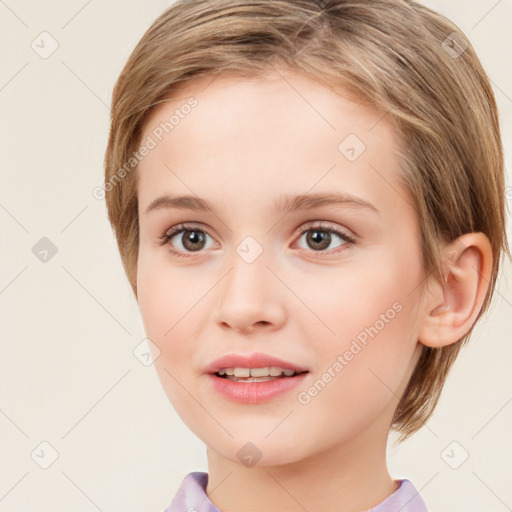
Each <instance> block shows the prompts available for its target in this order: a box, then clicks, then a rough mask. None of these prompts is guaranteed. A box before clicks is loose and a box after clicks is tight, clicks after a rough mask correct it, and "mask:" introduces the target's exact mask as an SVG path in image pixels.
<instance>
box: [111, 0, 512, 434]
mask: <svg viewBox="0 0 512 512" xmlns="http://www.w3.org/2000/svg"><path fill="white" fill-rule="evenodd" d="M275 65H286V66H289V67H291V68H293V69H295V70H297V71H301V72H305V73H307V74H308V75H309V76H310V77H311V78H313V79H315V80H317V81H320V82H322V83H323V84H325V85H327V86H329V87H331V88H332V89H333V90H335V91H336V90H337V91H340V93H344V94H346V93H347V92H348V93H351V94H354V96H355V97H356V98H358V101H364V102H367V103H368V104H370V105H372V106H374V107H375V108H377V109H379V110H380V111H381V112H382V115H383V116H385V117H387V121H389V122H390V123H391V124H392V125H393V126H394V128H395V129H396V130H397V133H399V134H400V141H401V148H400V155H401V173H400V176H401V178H402V179H403V183H404V184H405V186H406V187H407V190H408V191H409V193H410V196H411V197H412V199H413V201H414V205H415V207H416V211H417V215H418V222H419V226H420V232H421V240H420V243H421V249H422V259H423V266H424V270H425V275H429V274H433V275H434V276H436V277H437V278H439V279H442V272H441V269H442V262H441V258H440V254H441V253H440V247H441V245H442V242H446V241H452V240H455V239H456V238H457V237H458V236H460V235H462V234H464V233H468V232H482V233H484V234H486V235H487V237H488V238H489V240H490V243H491V247H492V251H493V268H492V278H491V281H490V286H489V290H488V293H487V296H486V299H485V302H484V305H483V307H482V309H481V311H480V314H479V316H478V318H480V316H481V314H482V313H483V312H484V311H485V310H487V308H488V307H489V304H490V301H491V298H492V295H493V292H494V288H495V283H496V279H497V276H498V272H499V266H500V257H501V253H502V250H503V251H505V252H506V253H507V254H510V253H509V251H508V245H507V240H506V231H505V191H504V186H505V185H504V172H503V167H504V163H503V150H502V146H501V137H500V128H499V122H498V114H497V108H496V102H495V98H494V95H493V92H492V88H491V86H490V84H489V79H488V78H487V76H486V74H485V72H484V70H483V68H482V65H481V63H480V61H479V59H478V57H477V56H476V54H475V51H474V49H473V47H472V46H471V44H470V43H469V42H468V41H467V40H466V39H465V37H464V35H463V34H462V32H461V31H460V30H459V29H458V27H457V26H456V25H454V24H453V23H452V22H450V21H449V20H447V19H446V18H444V17H443V16H441V15H440V14H438V13H435V12H433V11H432V10H430V9H428V8H427V7H424V6H422V5H420V4H418V3H416V2H414V1H411V0H346V1H345V0H324V1H321V0H318V1H314V0H272V1H268V0H240V1H234V0H215V1H214V2H211V1H210V0H194V1H192V0H188V1H187V0H178V1H177V2H176V3H174V4H173V5H172V6H171V7H170V8H169V9H167V10H166V11H165V12H164V13H163V14H162V15H161V16H160V17H159V18H158V19H157V20H156V21H155V22H154V23H153V24H152V26H151V27H150V28H149V29H148V30H147V32H146V33H145V34H144V36H143V37H142V39H141V40H140V42H139V43H138V45H137V46H136V48H135V49H134V51H133V52H132V54H131V55H130V57H129V59H128V61H127V63H126V65H125V67H124V69H123V71H122V73H121V75H120V76H119V79H118V80H117V83H116V85H115V88H114V92H113V98H112V118H111V128H110V135H109V140H108V146H107V150H106V155H105V193H106V203H107V208H108V215H109V220H110V222H111V224H112V227H113V229H114V231H115V234H116V238H117V243H118V246H119V250H120V254H121V258H122V261H123V265H124V268H125V271H126V274H127V276H128V279H129V282H130V284H131V287H132V289H133V292H134V294H135V296H136V297H137V287H136V273H137V254H138V243H139V224H138V204H137V173H136V166H135V167H134V172H133V173H130V172H128V171H129V170H128V171H127V170H126V165H125V164H126V162H127V161H128V160H129V158H130V155H132V154H133V152H134V151H136V150H137V148H138V146H139V144H140V143H141V140H140V139H141V133H142V130H143V127H144V123H145V120H146V119H147V117H148V115H149V113H150V112H151V111H152V109H153V107H154V106H155V105H156V104H158V103H159V102H161V101H163V100H165V99H169V98H172V95H173V94H174V93H175V92H176V91H177V90H178V87H180V86H183V85H186V84H188V83H190V81H191V80H194V79H195V78H198V77H201V76H205V75H211V76H212V78H213V76H214V75H216V74H217V73H221V72H230V73H236V74H238V75H241V76H247V77H250V76H252V77H254V76H263V75H264V74H265V73H267V72H268V71H269V70H270V69H271V68H273V67H274V66H275ZM123 166H125V167H124V172H122V173H121V172H120V170H121V169H123ZM471 330H472V329H471ZM471 330H470V331H469V332H468V333H467V334H466V335H465V336H464V337H463V338H461V339H460V340H459V341H458V342H456V343H453V344H451V345H448V346H446V347H442V348H431V347H426V346H424V347H423V348H422V353H421V356H420V359H419V361H418V363H417V365H416V368H415V370H414V372H413V374H412V376H411V379H410V381H409V383H408V386H407V388H406V390H405V392H404V394H403V396H402V397H401V400H400V402H399V404H398V407H397V410H396V412H395V416H394V419H393V424H392V427H393V429H394V430H396V431H397V432H399V433H400V434H401V437H400V439H405V438H407V437H408V436H409V435H411V434H412V433H414V432H415V431H416V430H417V429H419V428H420V427H421V426H422V425H423V424H424V423H425V422H426V421H427V419H428V418H429V417H430V415H431V414H432V412H433V410H434V408H435V406H436V404H437V401H438V399H439V396H440V393H441V389H442V387H443V384H444V381H445V379H446V376H447V374H448V372H449V370H450V368H451V367H452V365H453V363H454V361H455V358H456V356H457V354H458V352H459V350H460V348H461V346H462V345H463V344H464V343H465V342H466V340H467V339H468V337H469V335H470V333H471Z"/></svg>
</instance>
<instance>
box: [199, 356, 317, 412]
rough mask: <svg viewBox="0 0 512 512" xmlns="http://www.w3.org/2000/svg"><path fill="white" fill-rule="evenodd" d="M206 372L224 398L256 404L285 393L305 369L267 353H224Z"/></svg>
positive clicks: (304, 372)
mask: <svg viewBox="0 0 512 512" xmlns="http://www.w3.org/2000/svg"><path fill="white" fill-rule="evenodd" d="M205 373H206V374H208V377H209V379H210V383H211V385H212V386H213V389H214V390H215V391H216V392H217V393H219V394H220V396H222V397H223V398H225V399H228V400H230V401H232V402H238V403H244V404H258V403H262V402H268V401H269V400H271V399H273V398H274V397H277V396H278V395H284V394H285V393H286V392H287V391H290V390H292V389H293V388H294V387H296V386H298V385H299V384H300V383H301V382H302V381H303V380H304V379H305V377H306V375H307V374H308V373H309V370H308V369H307V368H304V367H301V366H298V365H296V364H293V363H290V362H288V361H284V360H282V359H277V358H275V357H272V356H269V355H267V354H252V355H250V356H247V355H239V354H230V355H226V356H224V357H222V358H220V359H217V360H216V361H213V362H212V363H211V364H210V365H209V366H208V367H207V368H205Z"/></svg>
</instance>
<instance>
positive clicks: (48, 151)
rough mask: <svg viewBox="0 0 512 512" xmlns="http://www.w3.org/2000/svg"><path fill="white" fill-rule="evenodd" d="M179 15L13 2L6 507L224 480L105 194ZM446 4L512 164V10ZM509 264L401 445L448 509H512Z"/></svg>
mask: <svg viewBox="0 0 512 512" xmlns="http://www.w3.org/2000/svg"><path fill="white" fill-rule="evenodd" d="M169 4H170V2H168V1H164V0H152V1H146V2H142V1H134V0H131V1H126V0H123V1H121V0H115V1H114V0H112V1H106V0H104V1H100V0H92V1H91V0H90V1H86V0H73V1H69V0H68V1H66V2H64V1H56V0H55V1H48V0H46V1H35V0H32V1H28V0H27V1H21V0H5V1H2V0H0V48H1V55H0V60H1V62H0V159H1V173H2V186H1V188H0V222H1V233H2V251H1V254H2V264H1V274H0V308H1V318H2V321H1V324H0V325H1V338H0V339H1V341H0V511H9V512H24V511H36V510H37V511H53V512H58V511H62V512H64V511H69V510H73V511H76V512H81V511H83V512H93V511H97V510H100V511H104V512H106V511H126V512H135V511H138V512H140V511H147V512H151V511H156V510H163V509H164V508H165V507H166V506H167V505H168V504H169V502H170V501H171V499H172V497H173V496H174V494H175V492H176V490H177V489H178V487H179V485H180V484H181V481H182V479H183V477H184V476H185V475H186V474H187V473H188V472H190V471H206V469H207V467H206V457H205V450H204V447H203V445H202V443H201V442H200V441H199V440H197V439H196V438H195V436H194V435H193V434H192V433H190V432H189V431H188V429H187V428H186V427H185V426H184V425H183V423H182V422H181V420H180V419H179V418H178V417H177V415H176V414H175V413H174V411H173V410H172V409H171V406H170V404H169V402H168V401H167V398H166V396H165V395H164V393H163V391H162V390H161V388H160V384H159V382H158V380H157V377H156V374H155V373H154V370H153V368H152V367H151V366H145V365H144V364H142V363H141V362H140V360H139V359H137V358H136V357H135V355H134V353H133V351H134V349H135V348H136V347H137V346H138V345H139V344H140V343H141V340H142V339H143V338H144V332H143V328H142V323H141V321H140V318H139V314H138V309H137V304H136V302H135V300H134V298H133V297H132V293H131V290H130V287H129V285H128V282H127V280H126V278H125V275H124V273H123V269H122V266H121V261H120V258H119V256H118V253H117V248H116V245H115V242H114V239H113V235H112V233H111V231H110V227H109V225H108V222H107V216H106V210H105V204H104V202H103V201H100V200H97V199H96V198H94V197H93V195H92V190H93V189H94V187H96V186H98V185H101V183H102V160H103V153H104V150H105V144H106V139H107V130H108V122H109V117H108V115H109V108H108V105H109V103H110V97H111V93H112V87H113V85H114V82H115V79H116V78H117V76H118V74H119V72H120V70H121V68H122V66H123V64H124V62H125V60H126V59H127V57H128V55H129V53H130V51H131V50H132V49H133V47H134V45H135V44H136V42H137V41H138V40H139V38H140V37H141V36H142V34H143V33H144V31H145V30H146V28H147V27H148V26H149V24H150V23H151V21H152V20H153V19H154V18H156V17H157V15H159V14H160V12H161V11H162V10H163V9H165V8H166V7H167V6H168V5H169ZM428 5H430V6H432V7H434V8H435V9H437V10H439V11H441V12H442V13H443V14H445V15H447V16H448V17H449V18H450V19H452V20H453V21H455V22H456V23H457V24H458V25H459V27H460V28H461V29H462V30H463V31H464V32H465V33H466V35H467V36H468V37H469V39H470V40H471V42H472V43H473V45H474V46H475V47H476V50H477V52H478V54H479V55H480V57H481V60H482V62H483V64H484V67H485V68H486V70H487V72H488V74H489V76H490V78H491V80H492V82H493V86H494V90H495V93H496V96H497V100H498V103H499V107H500V112H501V121H502V128H503V136H504V140H505V141H506V143H505V147H506V153H507V162H508V163H509V165H508V167H510V157H511V145H510V141H511V140H512V137H511V135H512V125H511V123H512V58H511V56H510V48H511V47H512V45H511V40H510V39H511V37H510V33H511V29H512V1H511V0H501V1H494V0H478V1H476V0H473V1H462V0H459V1H456V0H451V1H443V2H441V1H439V0H438V1H436V2H433V1H430V2H428ZM43 31H46V32H48V33H49V34H50V35H42V36H40V34H41V32H43ZM42 38H44V40H43V42H41V40H42ZM33 41H34V43H32V42H33ZM32 44H33V45H34V47H35V49H33V48H32V47H31V45H32ZM52 44H53V45H55V44H58V48H57V49H56V51H55V52H54V53H53V54H52V55H50V56H46V55H43V56H46V57H47V58H42V57H41V56H40V55H41V53H44V52H45V51H46V52H48V51H50V50H51V49H52ZM36 50H37V51H36ZM38 52H39V53H38ZM508 180H509V181H508V183H509V184H510V183H512V181H510V177H509V178H508ZM507 195H508V199H509V200H508V205H509V207H510V203H511V202H512V187H510V186H509V188H508V189H507ZM43 237H47V238H48V239H49V240H50V241H51V243H52V244H53V245H54V246H55V247H56V249H57V252H56V254H54V255H52V253H51V250H50V252H49V253H48V254H47V256H46V257H47V260H48V261H47V262H42V261H40V259H39V258H38V257H36V255H35V254H34V253H33V247H34V246H36V244H38V243H39V244H43V245H44V244H48V241H43V242H40V240H41V238H43ZM41 247H43V246H39V245H38V246H36V248H38V250H40V251H42V250H44V247H43V248H41ZM46 249H48V247H46ZM34 252H36V253H37V251H36V250H34ZM39 256H40V257H43V256H44V252H43V253H40V255H39ZM504 270H505V271H504V275H502V277H501V279H500V283H499V290H498V294H497V296H496V300H495V302H494V306H493V309H492V311H491V312H490V314H488V316H487V317H486V319H485V321H484V322H483V323H482V324H481V325H479V326H478V328H477V330H476V332H475V335H474V337H473V339H472V342H471V344H470V345H469V347H468V348H467V349H466V350H465V351H464V352H463V353H462V355H461V356H460V359H459V361H458V362H457V364H456V366H455V368H454V370H453V373H452V374H451V375H450V378H449V380H448V382H447V385H446V388H445V391H444V394H443V396H442V399H441V402H440V404H439V406H438V408H437V411H436V413H435V415H434V417H433V418H432V419H431V421H430V422H429V424H428V426H427V427H425V428H423V429H422V430H421V431H420V432H419V433H417V434H416V435H415V436H414V437H413V438H412V439H411V440H410V441H408V442H406V443H405V444H402V445H400V446H392V445H390V452H389V460H390V468H391V471H392V474H393V476H394V477H396V478H400V477H408V478H410V479H411V480H412V481H413V482H414V483H415V485H416V487H417V488H418V489H419V490H420V492H421V494H422V496H423V497H424V499H425V501H426V502H427V505H428V506H429V509H430V510H431V511H432V512H436V511H437V512H440V511H450V512H462V511H464V512H476V511H483V510H485V511H486V512H502V511H505V510H512V488H511V486H510V474H511V471H512V463H511V459H512V437H511V436H510V431H511V427H512V403H511V402H512V386H511V381H512V378H511V374H512V371H511V370H512V365H511V361H512V357H511V356H512V346H511V344H510V319H511V317H512V315H511V312H512V292H511V289H510V277H511V265H510V262H507V265H506V267H505V269H504ZM43 442H45V443H48V444H43V445H41V443H43ZM453 442H455V444H452V443H453ZM447 447H448V448H447ZM466 452H467V453H468V454H469V457H468V459H467V460H466V461H465V462H463V463H462V464H461V465H460V467H458V469H453V468H452V467H450V464H451V465H452V466H457V465H458V464H460V463H461V461H462V460H463V458H464V456H465V454H466ZM54 454H55V455H58V457H57V458H56V460H55V461H54V462H53V463H51V462H52V455H54ZM50 463H51V465H49V467H48V468H47V469H43V468H42V467H41V466H45V465H48V464H50ZM310 512H312V511H310Z"/></svg>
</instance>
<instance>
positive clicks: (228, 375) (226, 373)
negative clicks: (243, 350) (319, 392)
mask: <svg viewBox="0 0 512 512" xmlns="http://www.w3.org/2000/svg"><path fill="white" fill-rule="evenodd" d="M302 373H308V371H307V370H304V371H295V370H293V369H291V368H281V367H279V366H266V367H263V368H244V367H240V366H236V367H231V368H220V369H219V370H218V371H216V372H214V373H213V375H215V376H216V377H219V378H221V379H227V380H230V381H233V382H269V381H273V380H278V379H286V378H290V377H294V376H295V375H300V374H302Z"/></svg>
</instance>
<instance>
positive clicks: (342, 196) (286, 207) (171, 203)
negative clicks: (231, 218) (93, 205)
mask: <svg viewBox="0 0 512 512" xmlns="http://www.w3.org/2000/svg"><path fill="white" fill-rule="evenodd" d="M329 205H340V206H354V207H358V208H365V209H368V210H371V211H373V212H375V213H377V214H378V213H379V210H378V209H377V208H376V207H375V206H374V205H373V204H371V203H369V202H368V201H365V200H364V199H361V198H360V197H356V196H353V195H352V194H347V193H315V194H302V195H300V196H281V197H279V198H278V199H277V201H276V202H275V204H274V210H275V211H276V212H278V213H283V212H294V211H299V210H310V209H313V208H318V207H320V206H329ZM172 208H176V209H179V210H191V211H200V212H206V213H214V211H215V208H214V207H213V206H212V205H211V204H210V202H209V201H207V200H206V199H201V198H200V197H197V196H190V195H188V196H169V195H165V196H161V197H158V198H157V199H154V200H153V201H151V203H150V204H149V206H148V207H147V208H146V215H147V214H148V213H150V212H152V211H153V210H159V209H172Z"/></svg>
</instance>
